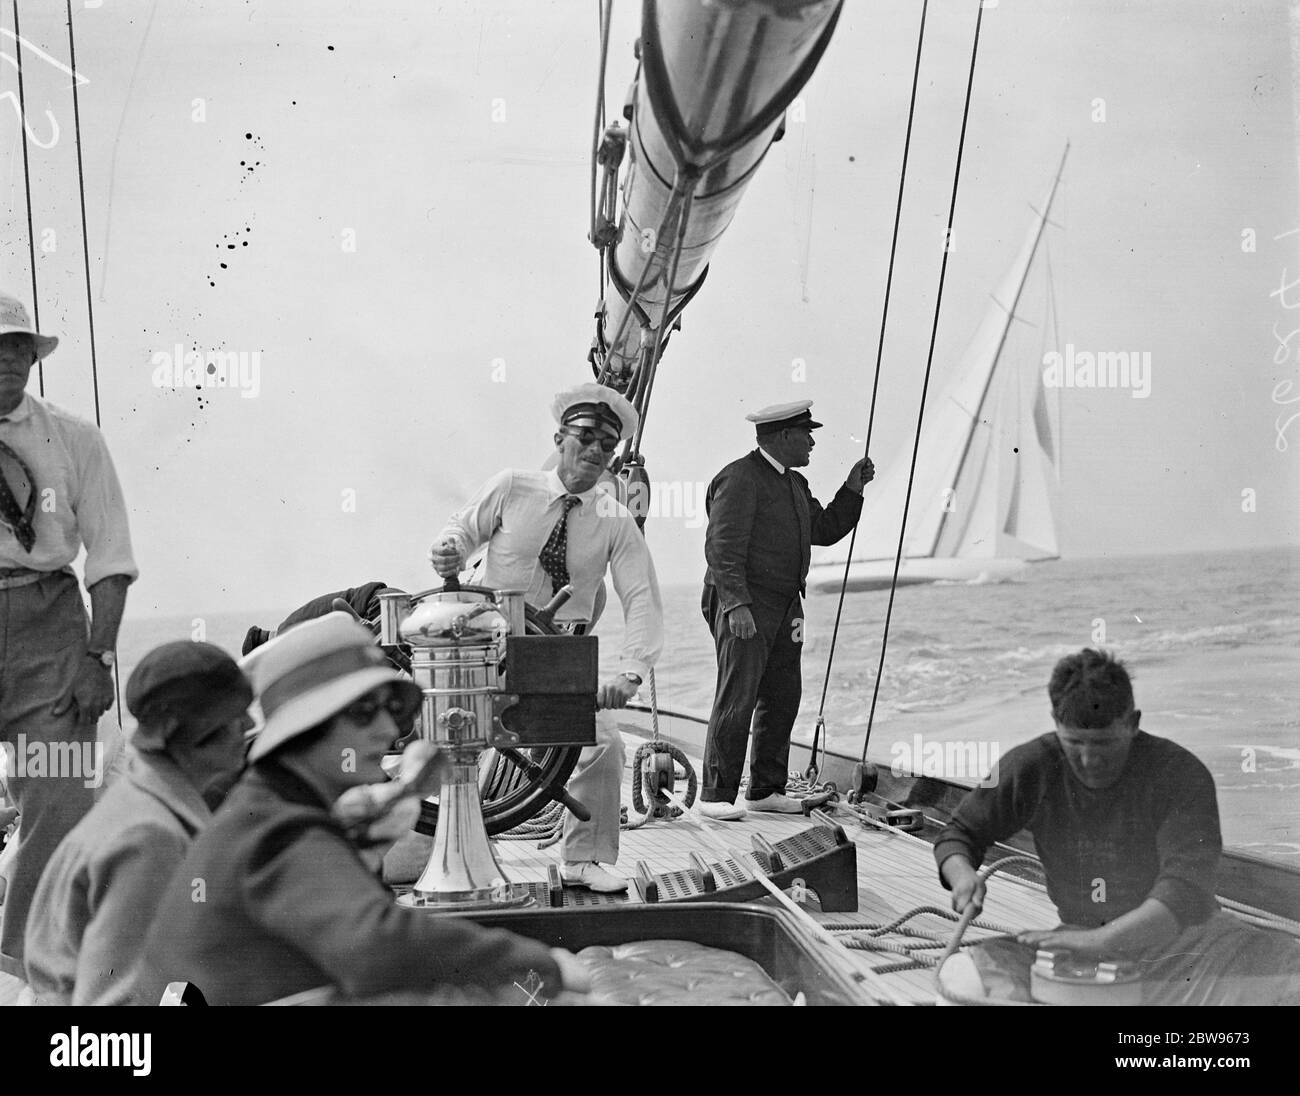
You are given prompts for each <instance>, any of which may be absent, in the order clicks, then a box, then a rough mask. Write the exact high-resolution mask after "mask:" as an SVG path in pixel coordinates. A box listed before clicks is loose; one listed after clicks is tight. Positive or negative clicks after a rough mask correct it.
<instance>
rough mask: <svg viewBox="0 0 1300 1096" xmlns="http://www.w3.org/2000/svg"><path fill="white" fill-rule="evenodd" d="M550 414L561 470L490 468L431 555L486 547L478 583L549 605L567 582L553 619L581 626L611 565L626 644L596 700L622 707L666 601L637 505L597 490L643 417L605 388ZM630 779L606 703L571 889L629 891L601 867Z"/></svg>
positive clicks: (567, 827) (578, 780) (592, 755)
mask: <svg viewBox="0 0 1300 1096" xmlns="http://www.w3.org/2000/svg"><path fill="white" fill-rule="evenodd" d="M551 411H552V413H553V415H554V417H555V420H556V422H557V423H558V424H559V429H558V432H557V433H556V434H555V437H554V442H555V449H556V454H557V457H558V462H557V464H556V466H555V468H553V469H551V470H550V471H547V472H535V471H526V470H518V469H513V470H512V469H507V470H506V471H504V472H500V473H498V474H497V475H495V476H493V477H492V478H491V479H490V480H488V481H487V483H485V484H484V485H483V486H482V487H481V488H480V489H479V491H478V493H477V494H475V496H474V497H473V498H472V499H470V501H469V502H468V503H467V504H466V506H465V507H464V509H462V510H460V511H459V512H458V513H457V514H455V515H454V516H453V517H452V518H451V520H450V521H449V522H448V523H447V525H446V527H445V528H444V529H443V530H442V532H441V533H439V534H438V536H437V538H436V539H435V541H434V545H433V548H432V549H431V550H430V553H429V558H430V561H431V562H432V563H433V566H434V570H436V571H437V572H438V574H439V575H442V576H443V577H444V578H447V577H450V576H452V575H457V574H459V573H460V571H461V569H462V568H463V567H464V566H465V561H466V560H467V559H468V558H469V557H470V555H471V554H472V553H473V552H475V551H476V550H477V549H478V548H479V547H481V546H483V545H486V546H487V554H486V555H485V557H484V563H483V573H482V574H481V575H479V576H478V581H479V582H482V583H483V584H484V585H486V586H490V587H492V588H494V589H511V590H524V591H525V597H526V600H527V601H528V603H529V604H531V605H544V604H546V603H547V602H549V601H550V600H551V599H552V597H553V596H554V594H555V593H556V592H557V591H558V590H560V589H561V588H562V587H564V586H566V585H568V586H571V587H572V589H573V596H572V597H571V598H570V599H569V601H568V602H567V603H566V604H565V605H564V607H563V608H562V609H560V610H559V612H558V613H557V615H556V618H555V619H556V623H557V624H560V625H564V624H565V622H566V621H568V622H570V624H571V626H572V625H574V624H575V623H577V622H581V623H580V624H578V626H580V627H581V626H590V624H594V623H595V620H594V617H595V616H596V615H597V612H598V600H599V595H600V594H602V593H603V591H604V581H605V572H606V571H607V570H608V571H609V572H610V574H611V575H612V576H613V579H614V589H615V591H616V592H617V593H618V597H619V601H620V602H621V603H622V605H623V617H624V625H625V627H624V641H623V651H622V656H621V659H620V662H619V669H618V673H616V674H615V675H614V676H613V677H611V678H610V679H609V680H607V681H606V682H604V683H603V684H602V685H601V687H600V692H599V694H598V696H597V707H598V708H600V709H602V710H603V709H610V708H622V707H624V706H626V704H627V702H628V701H629V700H631V699H632V697H634V696H635V695H636V692H637V689H638V688H639V687H640V685H641V682H642V681H643V680H644V679H645V677H646V676H647V675H648V674H649V673H650V668H651V667H652V666H653V665H654V663H655V660H656V659H657V658H658V657H659V652H660V650H661V649H662V647H663V602H662V600H661V598H660V594H659V581H658V579H657V578H656V576H655V570H654V564H653V562H652V561H651V558H650V550H649V549H648V548H647V547H646V543H645V538H644V537H643V536H642V535H641V531H640V530H639V529H638V528H637V524H636V520H635V519H634V518H633V517H632V515H631V513H629V512H628V510H627V509H626V507H624V506H623V505H622V504H620V503H619V502H618V501H617V500H616V499H615V498H614V497H613V495H611V494H610V493H608V492H606V491H605V490H604V489H603V488H601V487H598V486H597V484H598V481H599V480H600V477H601V474H602V473H603V472H604V471H605V468H606V466H607V465H608V463H609V460H610V456H611V454H612V453H613V452H614V449H615V448H616V447H617V445H618V443H619V439H620V438H623V437H628V436H630V435H631V434H632V433H633V432H634V431H635V429H636V424H637V413H636V410H635V409H634V408H633V407H632V405H631V404H630V403H628V401H627V400H625V399H624V398H623V397H622V396H621V395H619V394H618V393H617V392H615V391H614V390H613V389H612V388H608V387H606V386H604V385H598V384H582V385H578V386H577V387H576V388H572V389H569V390H568V391H566V392H561V393H560V394H559V395H558V396H556V397H555V400H554V402H553V404H552V406H551ZM622 776H623V740H622V738H621V737H620V735H619V733H618V728H617V726H616V725H615V723H614V721H613V720H611V719H609V718H608V717H607V716H606V715H605V714H604V712H603V711H598V712H597V717H596V745H595V746H593V747H589V748H588V749H585V750H583V751H582V756H581V758H580V759H579V761H578V769H577V771H576V772H575V774H574V776H573V779H572V780H570V781H569V785H568V788H569V792H570V794H571V795H573V797H574V798H575V799H577V800H579V801H580V802H582V803H583V804H584V805H585V806H586V807H587V809H588V810H590V812H591V821H590V822H581V821H579V820H578V819H577V818H575V817H574V816H573V815H571V814H566V816H565V820H564V836H563V841H562V856H563V861H564V862H563V865H562V866H561V869H560V877H561V879H562V880H563V881H564V883H565V884H566V885H568V886H580V887H587V888H589V889H591V890H594V891H599V892H602V893H612V892H617V891H622V890H626V889H627V880H626V879H625V878H623V877H622V876H621V875H618V874H617V873H615V872H613V871H610V870H609V868H608V867H605V866H604V865H611V866H612V865H613V864H615V863H616V862H617V861H618V843H619V805H620V804H619V787H620V784H621V782H622Z"/></svg>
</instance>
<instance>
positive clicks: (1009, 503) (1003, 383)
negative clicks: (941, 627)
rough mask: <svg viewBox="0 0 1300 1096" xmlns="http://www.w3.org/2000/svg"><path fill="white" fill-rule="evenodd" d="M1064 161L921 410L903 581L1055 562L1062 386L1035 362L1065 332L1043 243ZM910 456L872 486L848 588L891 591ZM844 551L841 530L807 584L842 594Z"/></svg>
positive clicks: (995, 576)
mask: <svg viewBox="0 0 1300 1096" xmlns="http://www.w3.org/2000/svg"><path fill="white" fill-rule="evenodd" d="M1068 151H1069V146H1068V145H1067V146H1066V152H1067V153H1068ZM1064 167H1065V157H1064V156H1062V158H1061V167H1060V169H1058V171H1057V173H1056V178H1055V179H1054V180H1053V181H1052V186H1051V189H1050V191H1049V192H1048V195H1047V201H1046V202H1045V203H1044V204H1043V207H1042V211H1041V212H1036V213H1035V217H1034V220H1033V223H1032V224H1031V225H1030V228H1029V231H1028V233H1027V235H1026V237H1025V242H1024V244H1023V245H1022V247H1021V249H1020V253H1019V254H1018V255H1017V256H1016V260H1015V262H1014V263H1013V264H1012V266H1011V268H1010V269H1009V270H1008V271H1007V273H1006V275H1005V276H1004V277H1003V279H1002V281H1001V283H1000V284H999V285H998V287H997V289H996V291H995V292H994V293H993V294H992V298H991V300H990V302H989V306H988V309H987V311H986V312H985V314H984V318H983V320H982V322H981V323H980V326H979V329H978V330H977V331H976V333H975V337H974V338H973V339H972V340H971V341H970V343H969V344H968V345H967V347H966V351H965V354H964V355H963V356H962V360H961V364H960V365H959V366H958V368H957V370H956V373H955V375H954V376H953V378H952V380H951V381H950V382H949V384H948V386H947V387H946V388H945V389H944V390H943V392H942V394H941V395H940V397H939V398H938V399H937V400H931V401H930V402H929V404H928V406H927V407H926V414H925V422H924V424H923V426H922V429H921V444H920V449H919V452H918V455H917V464H916V478H915V482H914V483H913V486H912V499H911V505H910V507H909V512H908V517H907V536H906V539H905V540H904V543H903V558H902V560H901V563H900V566H899V570H898V585H900V586H910V585H916V584H918V583H926V582H942V581H949V582H1001V581H1004V580H1006V579H1008V578H1010V577H1012V576H1014V575H1015V574H1017V573H1018V572H1020V571H1022V570H1024V568H1025V567H1026V566H1027V565H1028V564H1029V563H1036V562H1039V561H1041V560H1050V559H1057V558H1058V552H1057V540H1056V517H1055V506H1056V497H1055V496H1056V493H1057V491H1056V488H1057V486H1058V484H1059V482H1060V456H1061V451H1060V414H1059V395H1060V392H1059V389H1057V390H1056V393H1055V395H1056V397H1057V399H1056V400H1050V399H1049V393H1048V391H1047V389H1046V387H1045V385H1044V382H1043V374H1042V361H1043V356H1044V354H1046V353H1047V352H1049V351H1051V350H1053V349H1055V348H1057V347H1058V346H1059V344H1060V339H1059V337H1058V331H1057V314H1056V308H1055V302H1054V300H1053V292H1052V284H1051V266H1050V263H1049V262H1048V260H1047V257H1046V255H1047V253H1046V248H1045V247H1040V245H1041V244H1042V242H1043V233H1044V228H1045V226H1046V225H1047V221H1048V216H1049V214H1050V211H1051V208H1052V202H1053V200H1054V199H1055V197H1056V191H1057V187H1058V185H1059V183H1060V181H1061V171H1062V170H1063V169H1064ZM1031 273H1032V274H1034V275H1035V277H1033V278H1032V279H1031ZM910 461H911V449H910V446H909V447H906V448H905V449H904V451H903V452H902V453H900V454H899V455H898V456H897V457H895V459H894V460H893V461H891V462H890V463H889V464H888V465H886V466H885V469H884V471H883V473H882V474H881V475H880V477H879V478H878V479H877V480H876V481H875V482H874V483H873V484H872V485H871V486H870V487H869V488H868V490H867V504H866V507H865V508H864V510H863V519H862V522H861V524H860V525H859V527H858V536H857V539H856V541H855V542H854V545H853V560H852V563H851V564H850V565H849V572H848V589H849V590H878V589H887V588H888V587H889V584H890V581H891V579H892V577H893V572H894V557H895V554H896V552H897V550H898V530H899V526H900V524H901V522H902V515H903V501H904V498H905V497H906V492H907V473H908V465H909V463H910ZM848 552H849V541H848V539H847V538H846V539H845V540H843V541H841V542H840V543H839V544H837V545H835V546H833V547H831V548H828V549H826V550H824V551H821V552H819V553H818V554H817V556H816V557H815V559H814V561H813V565H812V567H811V568H810V570H809V572H808V588H809V589H810V590H812V591H814V592H818V593H834V592H836V591H838V590H839V588H840V584H841V582H843V581H844V561H845V559H846V558H848Z"/></svg>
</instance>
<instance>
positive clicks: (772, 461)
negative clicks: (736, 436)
mask: <svg viewBox="0 0 1300 1096" xmlns="http://www.w3.org/2000/svg"><path fill="white" fill-rule="evenodd" d="M758 451H759V452H760V453H762V454H763V456H764V457H766V458H767V463H768V464H770V465H771V466H772V467H773V468H775V469H776V471H777V474H778V475H782V476H784V475H785V465H784V464H782V463H781V462H780V461H779V460H777V459H776V457H774V456H772V454H771V453H769V452H768V451H767V450H766V449H764V448H763V447H762V446H761V445H760V446H759V447H758Z"/></svg>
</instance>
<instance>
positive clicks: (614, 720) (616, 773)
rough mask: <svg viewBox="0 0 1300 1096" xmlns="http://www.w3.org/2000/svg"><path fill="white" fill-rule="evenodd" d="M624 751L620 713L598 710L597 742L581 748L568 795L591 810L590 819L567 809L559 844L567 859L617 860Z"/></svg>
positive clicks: (569, 784)
mask: <svg viewBox="0 0 1300 1096" xmlns="http://www.w3.org/2000/svg"><path fill="white" fill-rule="evenodd" d="M625 754H626V752H625V750H624V749H623V736H622V735H621V734H619V733H618V716H617V713H616V712H614V711H612V710H610V709H604V708H602V709H601V710H600V711H598V712H597V713H596V744H595V745H594V746H588V747H587V748H586V749H585V750H583V751H582V756H581V757H580V758H579V759H578V767H577V768H576V769H574V771H573V776H572V777H570V779H569V783H568V791H569V794H570V795H571V796H573V798H574V799H576V800H578V802H580V803H581V804H582V805H583V806H585V807H586V808H587V809H588V810H589V811H591V821H590V822H580V821H579V820H578V819H577V818H575V817H574V816H573V814H572V813H571V812H570V811H567V810H566V811H565V812H564V838H563V840H562V841H561V844H560V852H561V856H562V858H563V859H564V860H568V861H584V860H595V861H598V862H599V863H601V864H615V863H617V862H618V834H619V816H618V812H619V807H620V805H621V803H622V784H623V765H624V762H625Z"/></svg>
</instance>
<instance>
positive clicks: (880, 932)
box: [822, 906, 1015, 941]
mask: <svg viewBox="0 0 1300 1096" xmlns="http://www.w3.org/2000/svg"><path fill="white" fill-rule="evenodd" d="M926 913H929V914H933V915H934V916H935V917H942V918H943V919H944V920H946V921H957V920H959V918H958V916H957V914H955V913H953V912H952V910H946V909H944V908H943V907H942V906H913V907H912V908H911V909H910V910H908V911H907V912H906V913H904V914H902V915H901V916H899V917H895V918H894V920H892V921H890V922H889V923H888V924H885V925H876V924H866V925H854V924H851V923H850V922H848V921H831V922H823V924H822V928H824V929H826V930H827V931H829V932H865V933H866V934H867V935H868V936H884V935H885V933H888V932H897V931H899V929H900V927H901V926H902V925H904V924H906V923H907V922H908V921H910V920H912V918H913V917H920V916H921V915H922V914H926ZM971 924H972V925H974V926H975V928H977V929H987V930H988V931H989V932H999V933H1004V934H1007V935H1010V934H1011V933H1014V932H1015V930H1014V929H1009V928H1006V927H1005V926H1003V925H995V924H993V923H992V922H991V921H984V920H983V919H978V920H973V921H972V922H971ZM903 931H904V932H905V933H909V934H913V933H914V934H916V935H918V936H922V937H924V938H925V939H926V940H930V941H933V940H936V939H938V937H936V936H931V935H930V934H929V933H924V932H921V931H920V930H919V929H906V930H903Z"/></svg>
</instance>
